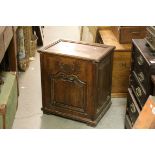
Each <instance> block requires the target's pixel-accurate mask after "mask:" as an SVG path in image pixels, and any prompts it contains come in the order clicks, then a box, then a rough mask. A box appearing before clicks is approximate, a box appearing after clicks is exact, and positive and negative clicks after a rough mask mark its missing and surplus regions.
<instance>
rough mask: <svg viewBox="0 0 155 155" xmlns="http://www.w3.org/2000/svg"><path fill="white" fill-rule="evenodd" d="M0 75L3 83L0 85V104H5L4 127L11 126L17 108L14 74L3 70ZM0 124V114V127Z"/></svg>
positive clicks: (0, 118)
mask: <svg viewBox="0 0 155 155" xmlns="http://www.w3.org/2000/svg"><path fill="white" fill-rule="evenodd" d="M1 76H2V77H3V79H4V84H3V85H2V86H1V92H0V104H5V105H6V122H5V124H6V128H12V125H13V121H14V118H15V114H16V109H17V80H16V75H15V74H14V73H13V72H3V73H1ZM2 125H3V121H2V115H0V128H2Z"/></svg>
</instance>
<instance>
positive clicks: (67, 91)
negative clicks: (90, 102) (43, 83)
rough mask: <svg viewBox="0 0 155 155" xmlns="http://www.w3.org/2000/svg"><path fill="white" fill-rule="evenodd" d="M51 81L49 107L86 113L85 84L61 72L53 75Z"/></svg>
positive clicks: (75, 77) (73, 76)
mask: <svg viewBox="0 0 155 155" xmlns="http://www.w3.org/2000/svg"><path fill="white" fill-rule="evenodd" d="M50 79H51V103H50V104H51V105H52V106H55V107H62V108H65V109H69V110H75V111H79V112H82V113H84V112H85V111H86V83H85V82H83V81H81V80H80V79H78V77H77V76H75V75H67V74H65V73H62V72H58V73H57V74H53V75H51V76H50Z"/></svg>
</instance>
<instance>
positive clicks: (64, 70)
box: [39, 40, 114, 126]
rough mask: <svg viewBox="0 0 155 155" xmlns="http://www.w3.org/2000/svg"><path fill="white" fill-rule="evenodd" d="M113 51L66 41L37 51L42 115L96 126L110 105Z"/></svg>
mask: <svg viewBox="0 0 155 155" xmlns="http://www.w3.org/2000/svg"><path fill="white" fill-rule="evenodd" d="M113 50H114V46H106V45H100V44H86V43H85V44H84V43H80V42H73V41H65V40H59V41H57V42H55V43H53V44H51V45H49V46H47V47H45V48H43V49H42V50H39V52H40V63H41V83H42V104H43V107H42V110H43V112H44V113H45V114H56V115H60V116H63V117H67V118H70V119H74V120H78V121H82V122H85V123H87V124H89V125H91V126H95V125H97V123H98V121H99V120H100V119H101V118H102V116H103V115H104V114H105V112H106V111H107V110H108V109H109V107H110V105H111V82H112V63H113V60H112V59H113Z"/></svg>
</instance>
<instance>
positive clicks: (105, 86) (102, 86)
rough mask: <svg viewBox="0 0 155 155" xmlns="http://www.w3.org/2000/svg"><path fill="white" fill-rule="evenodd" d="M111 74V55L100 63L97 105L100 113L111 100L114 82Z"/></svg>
mask: <svg viewBox="0 0 155 155" xmlns="http://www.w3.org/2000/svg"><path fill="white" fill-rule="evenodd" d="M111 74H112V57H111V55H109V56H107V57H106V58H105V59H104V60H103V61H102V62H101V63H99V71H98V104H97V111H98V112H99V111H100V110H101V109H102V107H103V106H104V105H105V104H106V102H107V101H109V100H110V98H111V81H112V78H111Z"/></svg>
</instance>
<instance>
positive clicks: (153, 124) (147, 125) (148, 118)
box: [133, 96, 155, 129]
mask: <svg viewBox="0 0 155 155" xmlns="http://www.w3.org/2000/svg"><path fill="white" fill-rule="evenodd" d="M133 129H155V96H149V98H148V99H147V101H146V103H145V105H144V107H143V109H142V111H141V112H140V114H139V116H138V118H137V120H136V122H135V124H134V125H133Z"/></svg>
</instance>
